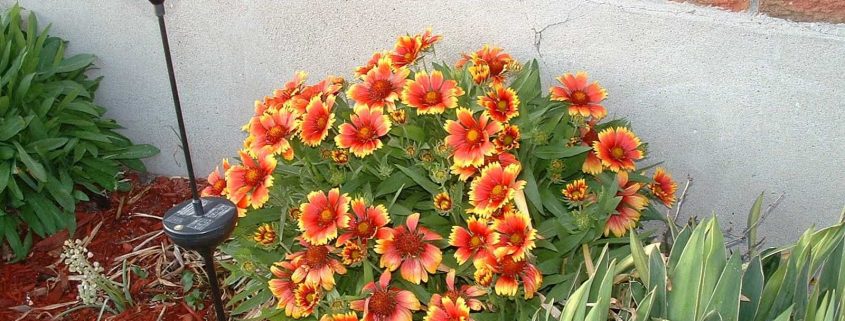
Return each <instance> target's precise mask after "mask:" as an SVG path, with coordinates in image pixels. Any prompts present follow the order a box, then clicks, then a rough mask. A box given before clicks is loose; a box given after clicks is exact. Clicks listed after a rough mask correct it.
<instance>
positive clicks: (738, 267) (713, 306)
mask: <svg viewBox="0 0 845 321" xmlns="http://www.w3.org/2000/svg"><path fill="white" fill-rule="evenodd" d="M741 273H742V261H741V260H740V255H739V254H734V255H732V256H731V258H730V260H728V263H727V265H725V269H724V270H723V271H722V275H721V277H720V278H719V282H718V283H717V284H716V288H715V290H714V291H713V292H712V294H711V296H710V300H709V301H710V302H709V303H708V304H707V308H706V309H704V311H705V313H709V312H710V311H714V312H718V313H719V315H720V316H721V317H722V320H725V321H737V320H743V319H739V295H740V288H741V287H742V276H741Z"/></svg>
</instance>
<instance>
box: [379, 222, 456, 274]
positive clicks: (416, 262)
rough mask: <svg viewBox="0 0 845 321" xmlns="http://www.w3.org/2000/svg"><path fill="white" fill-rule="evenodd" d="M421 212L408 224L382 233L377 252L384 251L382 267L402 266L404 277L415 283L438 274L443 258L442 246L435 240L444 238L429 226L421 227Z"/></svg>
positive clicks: (389, 268)
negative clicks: (437, 244) (429, 275)
mask: <svg viewBox="0 0 845 321" xmlns="http://www.w3.org/2000/svg"><path fill="white" fill-rule="evenodd" d="M419 220H420V214H419V213H414V214H411V215H410V216H408V219H407V220H406V221H405V225H404V226H399V227H396V228H392V229H386V230H385V231H386V233H384V234H385V235H381V236H379V238H378V240H377V241H376V247H375V251H376V253H378V254H381V261H380V262H379V263H380V265H381V267H383V268H385V269H386V270H387V271H395V270H396V269H399V272H400V274H401V275H402V278H403V279H405V280H408V281H409V282H411V283H414V284H420V281H425V282H427V281H428V273H435V272H436V271H437V267H438V266H440V261H441V260H442V259H443V256H442V253H441V252H440V249H439V248H437V246H435V245H434V244H431V241H436V240H440V239H442V237H440V235H437V233H434V232H432V231H430V230H429V229H427V228H425V227H422V226H418V225H419Z"/></svg>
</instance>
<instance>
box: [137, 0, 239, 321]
mask: <svg viewBox="0 0 845 321" xmlns="http://www.w3.org/2000/svg"><path fill="white" fill-rule="evenodd" d="M149 1H150V3H152V4H153V6H154V7H155V13H156V16H158V26H159V30H160V32H161V43H162V45H163V46H164V59H165V62H166V63H167V73H168V75H169V77H170V90H171V93H172V95H173V106H174V107H175V109H176V121H177V122H178V123H179V138H180V139H181V140H182V152H184V154H185V166H186V167H187V170H188V180H189V181H190V184H191V199H190V200H187V201H184V202H182V203H179V204H177V205H176V206H174V207H173V208H171V209H170V210H168V211H167V213H165V214H164V218H163V224H162V225H163V226H164V233H165V234H167V237H169V238H170V239H171V240H172V241H173V243H175V244H176V245H178V246H181V247H184V248H186V249H189V250H194V251H197V253H199V254H200V255H201V256H202V258H203V261H204V262H205V271H206V273H207V274H208V282H209V284H210V285H211V294H212V296H213V299H214V309H215V310H216V312H217V321H224V320H226V315H225V313H224V312H223V301H222V299H221V298H220V285H219V284H218V283H217V273H216V272H215V271H214V250H215V248H217V246H218V245H220V243H222V242H223V241H224V240H226V238H228V237H229V235H230V234H231V233H232V230H233V229H234V228H235V220H237V217H238V216H237V208H236V207H235V204H233V203H232V202H231V201H229V200H227V199H225V198H221V197H200V195H199V192H198V191H197V181H196V178H195V177H194V166H193V163H192V162H191V150H190V148H189V147H188V137H187V134H186V133H185V121H184V119H183V118H182V105H181V104H180V102H179V91H178V89H177V88H176V75H174V73H173V61H172V59H171V57H170V44H169V43H168V41H167V28H166V27H165V25H164V0H149Z"/></svg>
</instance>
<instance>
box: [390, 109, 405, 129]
mask: <svg viewBox="0 0 845 321" xmlns="http://www.w3.org/2000/svg"><path fill="white" fill-rule="evenodd" d="M390 119H391V120H393V122H394V123H397V124H399V125H404V124H405V123H407V122H408V115H407V113H405V110H404V109H395V110H393V111H391V112H390Z"/></svg>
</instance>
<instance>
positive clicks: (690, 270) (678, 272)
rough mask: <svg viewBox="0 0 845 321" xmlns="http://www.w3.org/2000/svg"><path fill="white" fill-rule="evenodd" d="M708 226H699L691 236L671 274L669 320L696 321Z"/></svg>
mask: <svg viewBox="0 0 845 321" xmlns="http://www.w3.org/2000/svg"><path fill="white" fill-rule="evenodd" d="M707 225H708V224H702V225H699V226H698V227H697V228H696V229H695V230H694V231H693V232H692V236H690V239H689V242H688V243H687V244H686V246H685V247H684V248H683V252H682V253H681V256H680V258H679V260H678V266H676V267H675V269H674V270H673V271H672V272H670V275H669V279H670V280H671V282H672V290H671V291H669V297H668V299H669V300H668V304H669V319H670V320H696V319H697V316H696V313H697V311H698V305H699V303H700V302H699V299H698V298H699V297H698V294H699V293H700V291H699V290H700V289H701V279H702V276H703V274H704V253H703V252H704V246H705V233H706V231H707ZM673 250H674V248H673Z"/></svg>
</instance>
